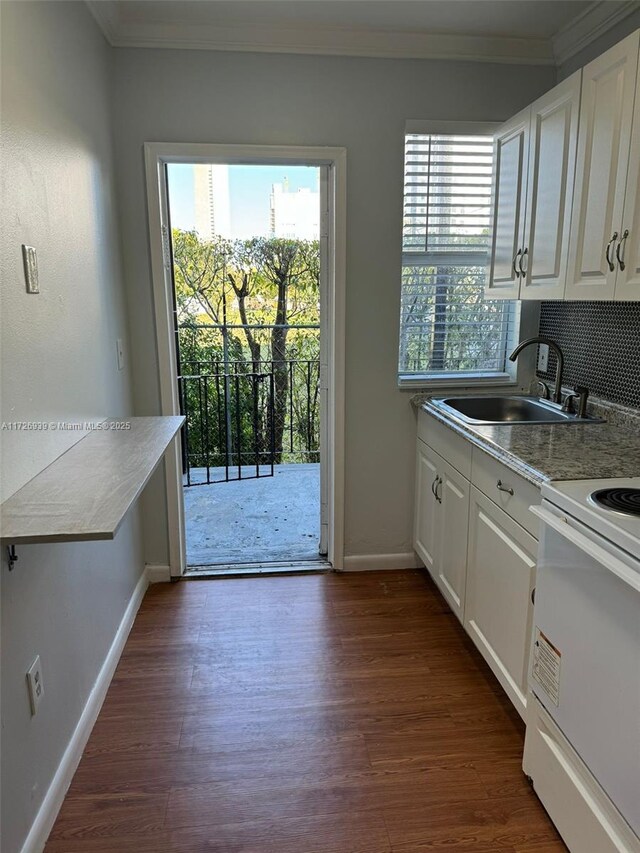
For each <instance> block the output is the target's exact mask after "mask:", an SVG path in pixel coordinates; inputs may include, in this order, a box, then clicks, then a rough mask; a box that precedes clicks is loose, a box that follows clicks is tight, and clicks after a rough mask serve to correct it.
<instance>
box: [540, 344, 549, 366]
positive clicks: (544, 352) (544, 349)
mask: <svg viewBox="0 0 640 853" xmlns="http://www.w3.org/2000/svg"><path fill="white" fill-rule="evenodd" d="M548 366H549V344H540V346H539V347H538V370H539V371H540V373H546V372H547V367H548Z"/></svg>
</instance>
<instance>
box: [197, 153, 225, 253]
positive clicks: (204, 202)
mask: <svg viewBox="0 0 640 853" xmlns="http://www.w3.org/2000/svg"><path fill="white" fill-rule="evenodd" d="M193 182H194V207H195V211H194V212H195V223H196V231H197V232H198V234H199V235H200V236H201V237H202V239H203V240H211V239H212V238H213V236H214V234H217V235H219V236H222V237H230V236H231V204H230V202H229V167H228V166H225V165H223V164H218V163H198V164H196V165H195V166H194V167H193Z"/></svg>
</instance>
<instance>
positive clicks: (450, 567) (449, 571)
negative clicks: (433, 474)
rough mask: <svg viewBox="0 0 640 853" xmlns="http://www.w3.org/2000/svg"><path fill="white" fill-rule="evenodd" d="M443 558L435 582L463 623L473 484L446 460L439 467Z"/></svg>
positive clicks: (437, 568) (437, 566)
mask: <svg viewBox="0 0 640 853" xmlns="http://www.w3.org/2000/svg"><path fill="white" fill-rule="evenodd" d="M439 470H440V480H441V482H440V485H439V487H438V489H437V495H438V497H439V498H440V499H441V501H442V504H441V505H440V506H439V509H440V513H439V524H440V555H439V557H440V558H439V560H438V561H437V563H436V572H435V576H434V579H435V581H436V583H437V584H438V586H439V587H440V591H441V592H442V594H443V595H444V597H445V598H446V600H447V602H448V604H449V606H450V607H451V609H452V610H453V612H454V613H455V614H456V616H457V617H458V619H459V620H460V621H461V622H462V621H463V618H464V593H465V584H466V579H467V536H468V533H469V492H470V488H471V487H470V484H469V481H468V480H467V479H466V478H465V477H463V476H462V474H460V473H459V472H458V471H456V469H455V468H453V467H452V466H451V465H449V464H448V463H447V462H445V461H444V460H442V462H440V463H439Z"/></svg>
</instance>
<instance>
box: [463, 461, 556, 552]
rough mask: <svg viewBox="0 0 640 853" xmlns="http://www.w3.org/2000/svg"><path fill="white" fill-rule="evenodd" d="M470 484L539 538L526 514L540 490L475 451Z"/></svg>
mask: <svg viewBox="0 0 640 853" xmlns="http://www.w3.org/2000/svg"><path fill="white" fill-rule="evenodd" d="M471 482H472V483H473V485H474V486H476V488H478V489H480V491H481V492H483V493H484V494H485V495H486V496H487V497H488V498H490V499H491V500H492V501H493V502H494V503H495V504H497V505H498V506H499V507H500V508H501V509H503V510H504V511H505V512H506V513H507V514H508V515H510V516H511V518H513V519H514V521H517V522H518V524H520V525H522V527H524V529H525V530H527V531H528V532H529V533H530V534H531V535H532V536H535V537H536V539H537V538H538V526H539V522H538V519H537V518H536V517H535V516H534V514H533V513H532V512H531V511H530V510H529V507H530V506H532V505H534V504H539V503H540V489H539V488H538V487H537V486H534V485H533V483H529V482H528V481H527V480H525V479H524V477H521V476H520V475H519V474H516V473H515V472H514V471H512V470H511V469H510V468H507V466H506V465H503V464H502V463H501V462H498V461H497V460H496V459H492V458H491V456H489V455H488V454H486V453H484V452H483V451H482V450H479V449H478V448H475V447H474V448H473V465H472V473H471ZM498 483H500V484H501V486H502V488H500V487H499V486H498ZM511 492H513V494H511Z"/></svg>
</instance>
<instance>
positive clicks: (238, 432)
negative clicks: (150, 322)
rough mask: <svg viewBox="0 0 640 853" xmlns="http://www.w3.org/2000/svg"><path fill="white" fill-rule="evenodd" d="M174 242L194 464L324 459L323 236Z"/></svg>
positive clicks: (179, 235)
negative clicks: (321, 389) (321, 407)
mask: <svg viewBox="0 0 640 853" xmlns="http://www.w3.org/2000/svg"><path fill="white" fill-rule="evenodd" d="M172 239H173V256H174V282H175V295H176V316H177V321H178V347H179V360H180V370H181V377H182V379H181V391H182V399H183V406H184V411H185V414H186V416H187V433H188V457H189V460H188V461H189V465H190V466H191V467H205V466H207V465H211V466H215V467H218V466H222V465H225V463H226V461H227V460H229V461H230V462H231V463H232V464H234V465H237V464H242V465H253V464H255V463H256V462H257V461H260V462H261V463H262V464H265V463H268V462H270V461H271V458H273V459H274V461H275V462H280V461H305V462H307V461H318V459H319V319H320V314H319V275H320V252H319V244H318V241H304V240H285V239H280V238H268V239H267V238H254V239H251V240H236V241H229V240H224V239H222V238H219V237H216V238H214V239H213V240H212V241H207V242H205V241H202V240H201V239H200V238H199V236H198V234H197V233H196V232H193V231H180V230H178V229H174V231H173V234H172Z"/></svg>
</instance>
